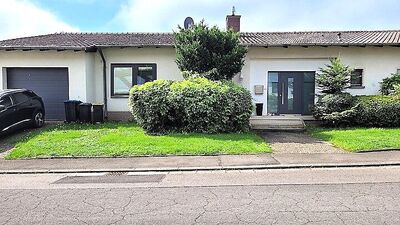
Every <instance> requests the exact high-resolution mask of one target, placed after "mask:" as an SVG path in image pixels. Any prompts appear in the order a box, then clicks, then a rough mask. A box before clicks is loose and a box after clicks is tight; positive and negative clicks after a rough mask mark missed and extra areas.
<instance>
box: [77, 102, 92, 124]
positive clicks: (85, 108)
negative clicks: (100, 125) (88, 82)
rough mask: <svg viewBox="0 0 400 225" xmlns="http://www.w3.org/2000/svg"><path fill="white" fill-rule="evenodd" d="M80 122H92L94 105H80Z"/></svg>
mask: <svg viewBox="0 0 400 225" xmlns="http://www.w3.org/2000/svg"><path fill="white" fill-rule="evenodd" d="M79 122H81V123H91V122H92V104H90V103H81V104H79Z"/></svg>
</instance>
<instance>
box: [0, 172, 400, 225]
mask: <svg viewBox="0 0 400 225" xmlns="http://www.w3.org/2000/svg"><path fill="white" fill-rule="evenodd" d="M398 174H400V168H399V167H385V168H347V169H339V168H338V169H298V170H256V171H229V172H226V171H216V172H197V173H196V172H185V173H162V174H150V173H149V174H146V173H140V174H48V175H46V174H42V175H0V224H400V176H399V175H398Z"/></svg>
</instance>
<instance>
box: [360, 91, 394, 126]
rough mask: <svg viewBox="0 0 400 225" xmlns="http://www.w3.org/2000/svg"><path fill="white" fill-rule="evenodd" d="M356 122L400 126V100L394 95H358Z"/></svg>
mask: <svg viewBox="0 0 400 225" xmlns="http://www.w3.org/2000/svg"><path fill="white" fill-rule="evenodd" d="M357 104H358V109H357V116H356V117H355V123H356V124H358V125H361V126H369V127H400V100H398V99H396V98H394V97H392V96H358V97H357Z"/></svg>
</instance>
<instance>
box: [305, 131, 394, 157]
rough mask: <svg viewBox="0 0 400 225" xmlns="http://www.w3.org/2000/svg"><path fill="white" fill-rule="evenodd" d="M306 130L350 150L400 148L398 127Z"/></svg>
mask: <svg viewBox="0 0 400 225" xmlns="http://www.w3.org/2000/svg"><path fill="white" fill-rule="evenodd" d="M308 132H309V133H310V134H311V135H312V136H314V137H316V138H319V139H321V140H324V141H327V142H330V143H331V144H333V145H335V146H336V147H339V148H341V149H344V150H347V151H350V152H362V151H371V150H388V149H400V128H362V127H357V128H320V127H311V128H309V129H308Z"/></svg>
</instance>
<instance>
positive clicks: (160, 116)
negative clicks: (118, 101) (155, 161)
mask: <svg viewBox="0 0 400 225" xmlns="http://www.w3.org/2000/svg"><path fill="white" fill-rule="evenodd" d="M171 84H172V81H166V80H156V81H153V82H147V83H145V84H143V85H135V86H134V87H133V88H132V89H131V90H130V95H129V102H128V106H129V109H130V111H131V113H132V115H133V116H134V119H135V120H136V122H137V123H138V124H140V125H141V126H142V127H143V129H145V130H147V131H148V132H150V133H154V132H165V131H167V130H170V129H172V128H173V127H175V124H174V121H173V120H172V119H171V118H169V116H170V115H171V114H172V108H171V106H170V103H169V102H168V94H169V92H170V86H171Z"/></svg>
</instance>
